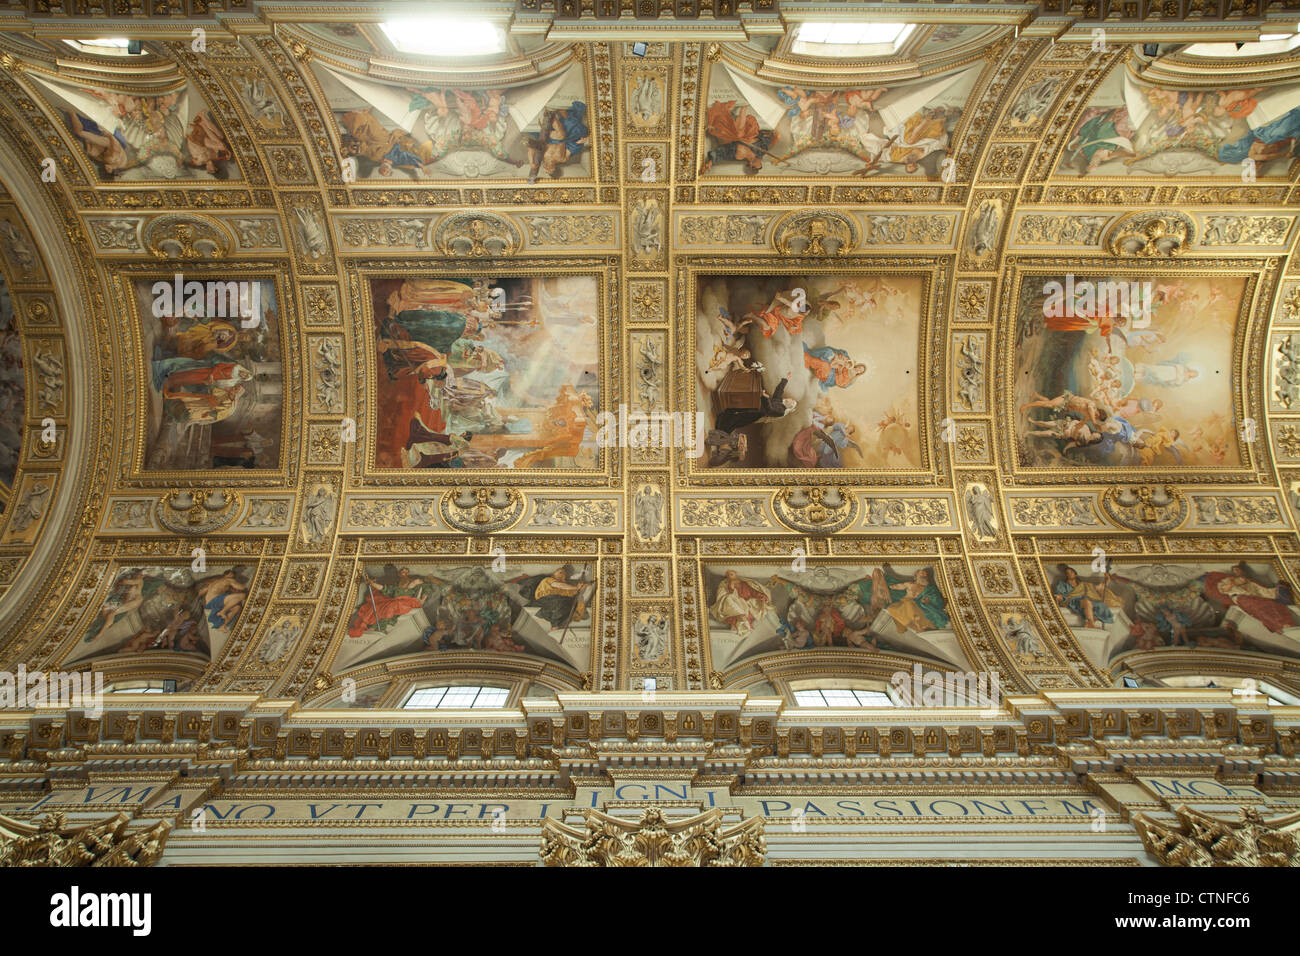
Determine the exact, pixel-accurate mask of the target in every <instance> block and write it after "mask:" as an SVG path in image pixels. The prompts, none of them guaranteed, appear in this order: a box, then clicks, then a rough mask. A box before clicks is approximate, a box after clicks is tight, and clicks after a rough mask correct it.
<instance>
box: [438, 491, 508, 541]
mask: <svg viewBox="0 0 1300 956" xmlns="http://www.w3.org/2000/svg"><path fill="white" fill-rule="evenodd" d="M523 513H524V496H523V495H521V494H520V493H519V492H518V491H516V490H515V489H513V488H462V489H460V490H459V491H449V492H447V493H446V494H445V495H443V496H442V517H443V519H444V520H446V522H447V523H448V524H449V525H451V526H452V527H453V528H459V529H460V530H461V531H469V532H471V533H480V532H486V531H500V530H501V529H502V528H507V527H509V526H510V525H512V524H514V523H515V522H516V521H518V520H519V517H520V515H522V514H523Z"/></svg>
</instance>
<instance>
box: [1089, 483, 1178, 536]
mask: <svg viewBox="0 0 1300 956" xmlns="http://www.w3.org/2000/svg"><path fill="white" fill-rule="evenodd" d="M1101 507H1102V510H1103V511H1105V512H1106V514H1107V515H1109V516H1110V517H1111V518H1112V519H1114V521H1116V522H1117V523H1118V524H1121V525H1123V526H1124V527H1125V528H1132V529H1133V530H1134V531H1169V530H1170V529H1172V528H1176V527H1178V526H1179V525H1180V524H1182V523H1183V522H1184V521H1186V520H1187V514H1188V511H1189V508H1188V504H1187V496H1186V495H1184V494H1183V493H1182V492H1181V491H1179V490H1178V489H1177V488H1175V487H1174V486H1173V485H1118V486H1115V487H1111V488H1107V489H1106V490H1105V491H1104V492H1102V495H1101Z"/></svg>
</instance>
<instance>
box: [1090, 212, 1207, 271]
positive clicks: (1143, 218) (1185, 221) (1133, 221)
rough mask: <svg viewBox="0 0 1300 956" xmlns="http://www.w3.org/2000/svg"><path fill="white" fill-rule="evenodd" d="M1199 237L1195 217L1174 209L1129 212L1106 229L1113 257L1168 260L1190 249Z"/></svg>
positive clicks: (1107, 240) (1107, 246)
mask: <svg viewBox="0 0 1300 956" xmlns="http://www.w3.org/2000/svg"><path fill="white" fill-rule="evenodd" d="M1195 238H1196V224H1195V223H1194V222H1193V221H1192V217H1191V216H1188V215H1186V214H1185V213H1181V212H1177V211H1175V210H1172V209H1156V210H1152V211H1149V212H1147V211H1144V212H1135V213H1130V214H1129V215H1127V216H1124V217H1123V218H1121V219H1119V220H1118V221H1117V222H1116V223H1115V224H1114V225H1112V226H1111V227H1110V228H1109V229H1108V230H1106V240H1105V242H1106V251H1107V252H1109V253H1110V254H1111V255H1112V256H1138V257H1141V258H1144V259H1158V258H1169V257H1172V256H1176V255H1178V254H1179V253H1180V252H1184V251H1186V250H1187V249H1189V248H1191V245H1192V241H1193V240H1194V239H1195Z"/></svg>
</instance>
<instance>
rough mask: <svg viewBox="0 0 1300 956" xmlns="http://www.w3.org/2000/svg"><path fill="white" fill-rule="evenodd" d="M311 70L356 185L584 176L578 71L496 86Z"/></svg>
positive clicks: (585, 140) (584, 100)
mask: <svg viewBox="0 0 1300 956" xmlns="http://www.w3.org/2000/svg"><path fill="white" fill-rule="evenodd" d="M315 74H316V78H317V80H318V81H319V82H320V84H321V88H322V90H323V91H324V93H325V97H326V100H327V101H328V102H329V106H330V109H331V111H332V112H333V114H334V119H335V120H336V122H337V123H338V129H339V136H340V142H341V145H342V155H343V157H345V158H346V157H350V158H352V159H354V160H355V161H356V178H357V179H358V180H360V181H363V182H383V181H402V180H419V179H523V180H527V181H528V182H536V181H537V180H539V179H542V180H553V179H573V178H578V179H582V178H588V177H590V176H591V149H590V142H591V129H590V117H589V115H588V102H589V97H588V94H587V88H586V80H585V77H584V73H583V69H582V67H581V65H578V64H575V65H573V66H570V67H567V68H565V69H563V70H560V71H559V72H557V73H555V74H554V75H552V76H548V77H546V78H544V79H541V80H537V81H535V82H532V83H528V84H525V85H517V86H510V87H505V86H502V87H499V88H496V89H473V88H467V87H461V86H450V85H445V84H439V85H425V86H415V85H405V86H402V85H397V84H393V83H384V82H380V81H377V80H373V79H370V78H367V77H361V76H356V75H354V74H352V73H349V72H347V71H344V70H341V69H333V68H331V67H328V66H323V65H317V66H316V67H315Z"/></svg>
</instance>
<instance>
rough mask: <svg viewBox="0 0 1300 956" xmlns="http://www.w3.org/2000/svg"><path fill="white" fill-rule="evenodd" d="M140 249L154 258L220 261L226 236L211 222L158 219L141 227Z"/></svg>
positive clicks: (226, 248)
mask: <svg viewBox="0 0 1300 956" xmlns="http://www.w3.org/2000/svg"><path fill="white" fill-rule="evenodd" d="M144 246H145V248H146V249H148V250H149V252H150V253H152V254H153V256H154V258H157V259H221V258H224V257H225V256H226V254H227V253H229V252H230V237H229V236H228V235H227V234H226V231H225V230H224V229H222V228H221V226H220V225H218V224H217V223H216V222H214V221H212V220H211V219H205V218H202V217H199V216H191V215H184V216H179V215H177V216H160V217H158V218H157V219H155V220H153V221H152V222H150V223H149V224H148V225H146V226H145V227H144Z"/></svg>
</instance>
